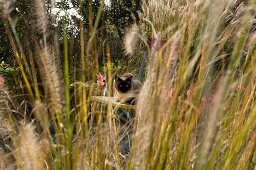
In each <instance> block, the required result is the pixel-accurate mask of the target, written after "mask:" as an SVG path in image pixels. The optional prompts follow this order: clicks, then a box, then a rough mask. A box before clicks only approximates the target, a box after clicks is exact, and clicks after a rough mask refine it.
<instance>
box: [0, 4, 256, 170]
mask: <svg viewBox="0 0 256 170" xmlns="http://www.w3.org/2000/svg"><path fill="white" fill-rule="evenodd" d="M0 5H1V6H0V8H1V10H2V12H1V21H2V22H3V25H4V31H5V35H6V37H7V38H8V42H9V45H10V46H11V51H12V53H13V54H12V56H13V60H14V61H15V67H17V68H18V72H19V73H20V74H19V76H18V77H17V80H15V81H14V83H13V84H14V85H15V84H16V85H17V86H18V87H19V88H20V90H17V88H16V89H15V90H13V91H12V87H8V85H7V84H6V82H5V81H4V77H2V76H1V75H0V169H17V168H18V169H255V167H256V105H255V102H256V98H255V97H256V96H255V94H256V90H255V87H256V81H255V80H256V69H255V64H256V50H255V47H256V39H255V37H256V36H255V35H256V34H255V12H256V11H255V9H256V2H255V1H253V0H251V1H245V0H244V1H243V0H241V1H232V0H216V1H211V0H205V1H200V0H196V1H185V0H174V1H169V0H160V1H155V0H148V1H147V2H144V1H143V3H142V13H141V15H140V21H139V22H138V23H137V24H136V25H133V26H131V28H130V29H128V31H127V34H126V35H125V36H124V40H123V47H124V49H125V50H126V51H125V52H126V54H127V56H126V57H127V61H129V62H131V61H132V64H130V65H129V64H127V63H129V62H127V63H125V62H124V61H126V60H122V62H121V65H119V66H117V65H115V64H113V63H114V62H113V60H115V58H114V57H113V54H114V53H115V51H113V49H115V48H114V47H113V46H114V43H111V42H112V41H113V37H112V39H111V38H107V39H104V40H103V39H101V38H102V37H103V36H102V34H104V33H106V34H107V32H104V31H102V29H103V28H99V23H100V21H101V17H102V15H103V11H104V1H101V3H100V5H99V9H98V11H97V15H95V16H93V15H92V9H90V8H92V7H88V17H89V19H90V17H92V18H91V19H90V20H89V21H90V22H89V26H90V27H89V29H88V30H87V29H85V28H84V26H85V25H84V24H83V20H82V18H80V19H78V20H76V26H77V28H79V29H78V32H79V34H76V35H72V34H70V32H69V31H68V29H69V28H68V22H67V20H64V21H63V23H61V26H60V27H59V28H58V29H57V28H55V27H53V26H52V22H53V21H54V17H53V18H51V17H52V16H50V15H49V10H47V5H46V4H45V2H44V1H42V0H36V1H35V2H34V3H32V5H33V8H34V9H35V15H34V16H33V17H32V18H30V19H31V24H32V25H31V27H29V29H28V30H27V33H26V34H27V35H30V36H28V37H25V38H24V37H23V36H24V35H23V34H20V33H19V31H18V29H19V28H18V27H17V26H16V24H17V22H18V21H16V20H15V19H16V18H14V17H15V15H14V14H13V13H12V11H13V9H14V6H15V3H14V2H13V1H2V2H0ZM77 5H78V6H79V7H80V10H81V11H82V10H83V9H82V6H83V1H80V4H77ZM18 24H19V22H18ZM29 26H30V25H29ZM108 26H109V27H111V26H110V25H108ZM101 31H102V32H101ZM111 34H115V33H113V32H111ZM115 36H116V35H115ZM110 39H111V40H110ZM76 40H78V42H77V41H76ZM101 40H102V42H103V43H102V44H100V42H101ZM119 41H120V40H119ZM119 41H118V42H119ZM76 43H78V45H77V44H76ZM99 44H100V45H99ZM111 45H112V47H111ZM77 51H79V53H78V54H79V55H78V56H77V53H75V52H77ZM73 54H76V56H75V55H73ZM101 56H103V57H101ZM74 57H77V58H76V59H78V60H75V61H74ZM115 63H116V62H115ZM143 64H145V67H144V65H143ZM125 70H126V71H129V72H132V73H134V74H136V75H137V76H138V77H139V78H141V79H142V80H143V87H142V90H141V92H140V94H139V97H138V103H137V105H136V106H127V105H122V104H119V103H117V102H115V101H113V100H112V98H111V96H112V77H113V75H114V74H115V73H121V72H125ZM100 71H101V72H104V74H105V75H106V77H107V80H106V82H107V84H106V88H107V89H108V92H107V97H106V96H105V98H97V97H95V96H99V95H102V94H103V93H102V88H100V87H99V86H98V85H97V83H96V77H97V76H96V75H97V74H98V73H99V72H100ZM119 107H125V108H126V109H127V110H126V109H120V108H119ZM128 112H130V113H132V114H133V115H134V116H133V117H132V118H129V119H126V120H125V121H124V120H123V119H122V116H121V114H127V113H128Z"/></svg>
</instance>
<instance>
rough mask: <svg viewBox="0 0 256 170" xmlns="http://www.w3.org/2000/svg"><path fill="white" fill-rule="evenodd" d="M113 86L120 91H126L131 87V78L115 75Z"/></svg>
mask: <svg viewBox="0 0 256 170" xmlns="http://www.w3.org/2000/svg"><path fill="white" fill-rule="evenodd" d="M115 82H116V83H115V88H116V89H117V90H118V91H119V92H122V93H126V92H128V91H129V90H130V89H131V87H132V78H126V77H119V76H115Z"/></svg>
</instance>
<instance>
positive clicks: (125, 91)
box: [113, 73, 142, 104]
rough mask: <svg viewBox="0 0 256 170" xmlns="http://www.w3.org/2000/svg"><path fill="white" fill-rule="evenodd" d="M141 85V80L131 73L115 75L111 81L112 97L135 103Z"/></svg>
mask: <svg viewBox="0 0 256 170" xmlns="http://www.w3.org/2000/svg"><path fill="white" fill-rule="evenodd" d="M141 87H142V83H141V81H140V80H138V79H135V78H134V76H133V74H131V73H125V74H124V75H122V76H115V78H114V82H113V93H114V97H115V99H116V100H117V101H118V102H121V103H127V104H135V103H136V102H137V96H138V94H139V92H140V90H141Z"/></svg>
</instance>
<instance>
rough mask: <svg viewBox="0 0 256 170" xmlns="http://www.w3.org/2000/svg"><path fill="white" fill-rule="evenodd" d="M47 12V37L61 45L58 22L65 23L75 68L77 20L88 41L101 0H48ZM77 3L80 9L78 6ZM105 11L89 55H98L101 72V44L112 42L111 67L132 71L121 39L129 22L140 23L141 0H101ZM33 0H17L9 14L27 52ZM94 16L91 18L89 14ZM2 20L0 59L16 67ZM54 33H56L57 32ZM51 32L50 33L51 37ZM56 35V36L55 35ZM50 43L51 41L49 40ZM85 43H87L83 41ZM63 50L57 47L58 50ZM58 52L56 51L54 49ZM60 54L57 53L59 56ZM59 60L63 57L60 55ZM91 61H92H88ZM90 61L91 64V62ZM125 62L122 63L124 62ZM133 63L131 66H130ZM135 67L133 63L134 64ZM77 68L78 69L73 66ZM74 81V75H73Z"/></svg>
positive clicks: (78, 51)
mask: <svg viewBox="0 0 256 170" xmlns="http://www.w3.org/2000/svg"><path fill="white" fill-rule="evenodd" d="M46 3H47V4H46V5H47V6H46V7H47V11H49V14H48V16H49V17H50V18H49V19H50V24H49V28H50V32H49V34H50V36H49V38H52V39H54V38H57V40H58V41H59V47H60V48H62V47H63V40H62V38H61V37H63V36H62V35H63V29H61V25H62V24H63V22H65V23H68V24H67V25H68V28H67V29H68V38H69V58H70V66H71V68H70V70H74V69H73V68H72V67H76V68H78V67H79V63H80V59H79V57H80V36H79V30H80V27H79V22H80V20H81V19H82V22H83V27H84V35H85V43H87V42H88V40H89V37H90V30H91V29H92V28H93V26H94V25H93V24H94V23H95V20H96V16H97V13H98V11H99V8H100V5H101V3H102V1H101V0H84V1H82V2H79V1H75V0H71V1H67V0H66V1H56V2H55V3H53V2H52V1H47V2H46ZM80 3H82V4H83V5H82V8H81V9H79V6H80ZM104 3H105V6H104V8H103V9H104V10H103V11H102V16H101V17H100V19H99V24H98V27H97V30H96V33H95V37H94V40H93V46H94V50H93V54H90V55H91V56H90V57H94V59H95V58H97V62H98V64H99V68H98V69H99V71H104V68H105V67H106V64H105V63H104V62H105V61H106V55H105V53H106V52H104V46H106V43H108V44H111V46H110V48H111V60H112V62H113V66H114V68H119V69H118V70H119V71H120V72H125V70H126V71H131V70H134V69H135V68H134V67H133V68H127V60H130V61H129V62H134V58H131V57H130V58H128V57H126V55H125V53H124V52H123V50H124V47H123V44H122V42H123V38H124V34H125V31H126V30H127V28H128V27H130V26H131V25H132V24H135V23H138V22H139V14H140V13H141V5H142V1H140V0H121V1H120V0H110V1H106V2H104ZM33 8H34V7H33V1H32V0H18V1H16V3H15V6H14V7H13V11H12V13H11V16H12V18H13V19H14V20H15V24H16V25H15V28H16V31H17V35H18V36H19V39H20V41H21V42H22V45H23V48H24V49H25V50H24V51H25V52H27V51H28V50H26V47H31V46H33V39H34V38H33V35H34V34H35V33H34V32H33V30H34V26H33V25H34V24H35V23H34V18H35V16H34V12H33V11H34V10H35V9H33ZM64 10H65V11H67V12H69V13H68V14H67V15H65V14H63V11H64ZM92 16H93V17H92ZM3 21H4V20H0V32H1V34H0V61H1V62H2V61H4V62H5V63H6V64H8V65H10V66H12V67H16V63H15V57H14V55H15V54H14V53H13V51H12V49H11V48H10V44H9V43H8V38H7V36H6V34H5V31H6V30H5V29H6V28H8V27H5V26H4V22H3ZM56 33H57V34H56ZM51 35H52V36H51ZM54 35H57V37H54ZM49 42H53V41H49ZM85 45H86V44H85ZM62 51H63V50H62V49H60V50H59V52H62ZM56 53H57V51H56ZM62 56H63V55H60V57H62ZM60 61H63V59H61V58H60ZM91 61H92V60H91ZM91 64H92V63H91ZM124 64H125V65H124ZM133 66H134V65H133ZM135 66H136V65H135ZM75 70H79V69H75ZM73 78H74V79H73V81H75V79H76V78H75V77H73Z"/></svg>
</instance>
